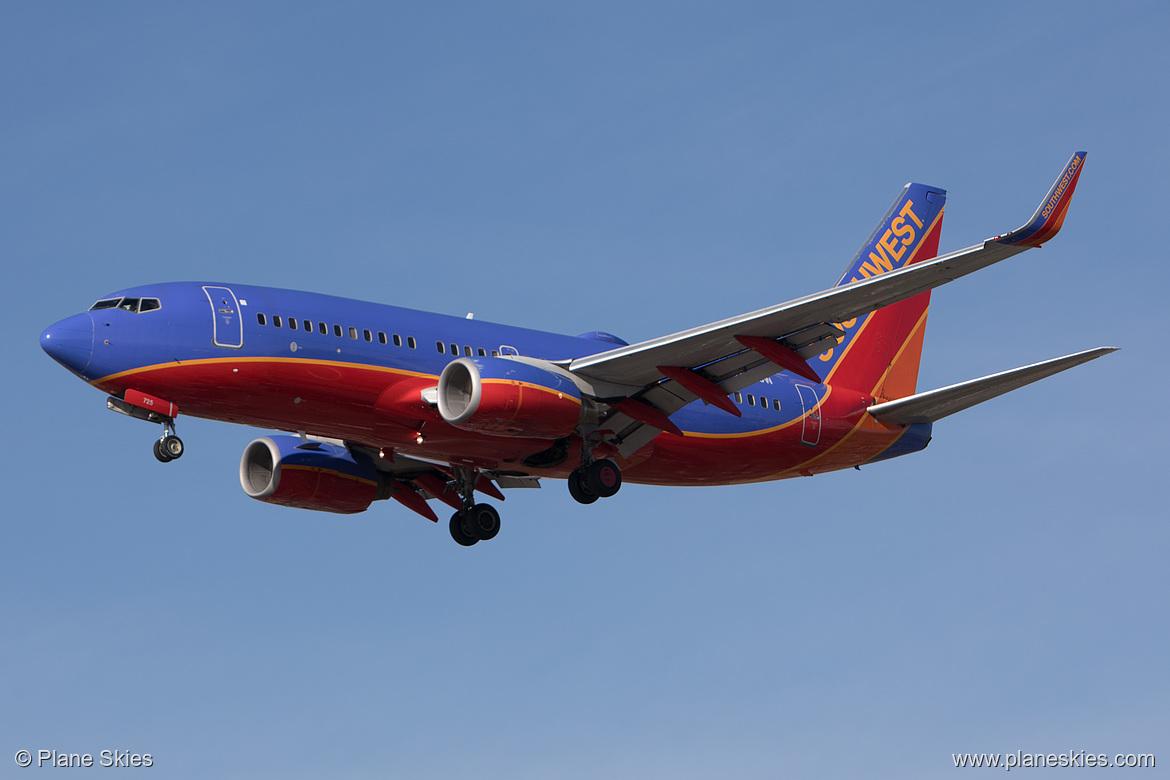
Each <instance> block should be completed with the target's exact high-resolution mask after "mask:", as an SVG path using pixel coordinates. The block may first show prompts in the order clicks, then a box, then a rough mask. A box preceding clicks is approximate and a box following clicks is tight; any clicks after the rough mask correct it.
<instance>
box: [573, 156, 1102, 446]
mask: <svg viewBox="0 0 1170 780" xmlns="http://www.w3.org/2000/svg"><path fill="white" fill-rule="evenodd" d="M1085 156H1086V153H1085V152H1077V153H1076V154H1074V155H1073V156H1072V158H1071V159H1070V160H1069V162H1068V164H1067V165H1066V166H1065V168H1064V170H1063V171H1062V172H1061V175H1060V177H1059V178H1058V179H1057V180H1056V183H1055V184H1053V186H1052V188H1051V189H1050V190H1049V193H1048V195H1047V196H1046V197H1045V199H1044V201H1042V202H1041V204H1040V207H1039V208H1038V209H1037V210H1036V213H1035V214H1034V215H1033V216H1032V218H1031V219H1030V220H1029V221H1028V222H1027V223H1026V224H1025V225H1024V226H1023V227H1021V228H1019V229H1017V230H1013V231H1011V232H1010V233H1007V234H1004V235H1000V236H995V237H993V238H990V239H987V240H986V241H984V242H983V243H981V244H978V245H975V246H971V247H968V248H966V249H961V250H959V251H957V252H951V253H949V254H946V255H942V256H940V257H935V258H933V259H930V260H924V261H921V262H917V263H914V264H913V265H907V266H906V267H903V268H900V269H898V270H890V271H886V272H884V273H881V272H880V271H881V269H878V270H879V272H878V273H877V274H876V275H873V276H870V277H869V278H863V279H859V280H857V281H853V282H850V283H848V284H842V285H839V286H837V287H833V288H831V289H828V290H824V291H822V292H819V293H814V294H812V295H807V296H805V297H803V298H797V299H795V300H792V301H788V302H787V303H782V304H779V305H777V306H771V307H768V308H766V309H760V310H759V311H754V312H750V313H748V314H742V315H740V316H738V317H732V318H730V319H726V320H721V321H719V322H713V323H711V324H708V325H703V326H700V327H697V328H691V329H690V330H685V331H681V332H679V333H673V334H671V335H669V336H663V337H661V338H657V339H652V340H650V341H643V342H641V343H638V344H632V345H630V346H624V347H620V348H617V349H612V350H609V351H607V352H602V353H599V354H596V355H590V356H587V357H582V358H577V359H575V360H568V361H561V362H560V365H562V366H563V367H565V368H567V369H569V370H570V371H572V372H573V373H574V374H576V375H577V376H579V377H581V378H582V379H584V380H585V381H587V382H589V383H591V384H592V385H593V386H594V395H595V397H597V398H598V399H599V400H602V401H603V402H605V403H608V404H610V405H611V406H612V407H613V408H614V409H615V414H614V415H613V416H611V418H609V419H607V420H605V421H604V422H605V425H606V427H607V428H609V429H610V430H613V431H614V432H615V433H617V434H618V439H620V440H621V441H622V446H621V449H622V451H623V454H625V453H628V452H632V451H633V450H634V449H637V448H638V447H640V446H642V445H643V444H645V443H646V442H647V441H649V440H650V439H652V438H653V437H654V436H656V435H657V434H658V432H659V431H661V430H671V424H670V423H669V420H668V419H665V418H668V417H669V415H671V414H673V413H674V412H675V411H678V410H679V409H681V408H682V407H683V406H685V405H686V404H688V403H690V402H692V401H694V400H696V399H702V400H704V401H706V402H707V403H712V404H718V405H722V404H720V402H719V398H720V397H722V398H724V399H725V398H726V395H727V394H728V393H731V392H735V391H736V390H739V389H742V388H744V387H747V386H749V385H751V384H753V383H755V382H758V381H760V380H761V379H763V378H764V377H766V376H770V375H772V374H775V373H777V372H778V371H780V370H782V369H783V370H790V371H795V372H796V373H798V374H801V375H802V376H805V377H806V378H807V377H809V376H810V374H811V378H813V379H815V378H816V374H815V372H813V371H812V369H811V367H809V366H808V364H807V363H806V362H805V360H806V359H807V358H809V357H812V356H814V355H817V354H819V353H821V352H823V351H824V350H825V349H826V348H827V347H828V346H831V345H832V344H833V343H835V340H836V338H837V337H838V336H840V335H841V333H842V331H841V329H840V327H839V326H838V325H837V323H841V322H846V321H848V320H850V319H852V318H854V317H858V316H861V315H864V314H867V313H869V312H872V311H875V310H877V309H879V308H881V307H883V306H889V305H891V304H894V303H897V302H899V301H903V300H906V299H908V298H911V297H913V296H915V295H918V294H919V293H923V292H926V291H928V290H932V289H934V288H935V287H939V286H941V285H943V284H946V283H947V282H950V281H953V280H954V279H957V278H959V277H960V276H966V275H967V274H969V273H973V272H975V271H978V270H979V269H981V268H986V267H987V266H989V265H992V264H994V263H998V262H1000V261H1001V260H1005V259H1007V258H1009V257H1012V256H1013V255H1017V254H1019V253H1020V252H1023V251H1025V250H1027V249H1030V248H1033V247H1038V246H1040V244H1042V243H1043V242H1045V241H1047V240H1049V239H1050V238H1052V237H1053V236H1055V235H1056V233H1057V232H1058V231H1059V230H1060V227H1061V225H1062V224H1063V221H1064V217H1065V214H1066V212H1067V209H1068V204H1069V201H1070V200H1071V198H1072V194H1073V191H1074V190H1075V188H1076V183H1077V180H1078V178H1079V176H1080V172H1081V168H1082V166H1083V164H1084V160H1085ZM912 186H921V185H912ZM664 369H669V370H664ZM623 401H624V402H625V403H623ZM618 405H622V406H623V408H621V409H620V410H619V409H618V408H617V407H618ZM664 423H665V424H664ZM639 426H647V427H650V428H652V429H653V430H651V431H641V432H640V433H638V434H637V435H636V436H635V435H634V434H635V430H636V429H637V428H638V427H639ZM631 437H633V438H631Z"/></svg>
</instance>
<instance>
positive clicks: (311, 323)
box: [305, 320, 313, 333]
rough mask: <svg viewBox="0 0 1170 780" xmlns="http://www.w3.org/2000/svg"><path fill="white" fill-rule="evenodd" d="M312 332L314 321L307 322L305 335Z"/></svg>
mask: <svg viewBox="0 0 1170 780" xmlns="http://www.w3.org/2000/svg"><path fill="white" fill-rule="evenodd" d="M312 332H313V321H312V320H305V333H312Z"/></svg>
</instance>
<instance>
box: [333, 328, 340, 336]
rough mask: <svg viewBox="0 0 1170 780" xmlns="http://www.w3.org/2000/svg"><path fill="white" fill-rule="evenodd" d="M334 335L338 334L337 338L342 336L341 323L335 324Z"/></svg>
mask: <svg viewBox="0 0 1170 780" xmlns="http://www.w3.org/2000/svg"><path fill="white" fill-rule="evenodd" d="M333 335H334V336H336V337H337V338H341V326H340V325H334V326H333Z"/></svg>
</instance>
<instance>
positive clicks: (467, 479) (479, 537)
mask: <svg viewBox="0 0 1170 780" xmlns="http://www.w3.org/2000/svg"><path fill="white" fill-rule="evenodd" d="M476 477H477V474H476V472H474V471H472V470H471V469H456V470H455V479H456V482H457V483H458V486H459V493H460V495H461V496H463V508H462V509H460V510H459V511H458V512H456V513H455V514H454V515H452V516H451V525H450V530H451V538H452V539H454V540H455V541H456V543H458V544H461V545H463V546H464V547H470V546H471V545H473V544H475V543H476V542H486V541H488V540H489V539H494V538H495V537H496V534H498V533H499V532H500V513H499V512H497V511H496V508H495V507H493V506H492V505H491V504H477V503H475V480H476Z"/></svg>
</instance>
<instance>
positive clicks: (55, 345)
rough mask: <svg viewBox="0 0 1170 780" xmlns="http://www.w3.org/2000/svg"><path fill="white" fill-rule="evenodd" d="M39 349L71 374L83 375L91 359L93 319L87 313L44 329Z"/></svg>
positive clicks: (76, 315) (67, 318)
mask: <svg viewBox="0 0 1170 780" xmlns="http://www.w3.org/2000/svg"><path fill="white" fill-rule="evenodd" d="M41 349H43V350H45V352H47V353H48V355H49V357H51V358H53V360H56V361H57V362H58V363H60V364H61V365H63V366H65V368H67V369H69V370H70V371H72V372H73V373H75V374H77V375H79V376H81V375H83V374H84V372H85V369H86V368H87V367H88V366H89V361H90V359H91V358H92V357H93V317H91V316H90V315H89V313H88V312H86V313H83V314H75V315H73V316H72V317H66V318H65V319H63V320H61V321H60V322H58V323H55V324H53V325H50V326H49V327H47V328H45V332H44V333H42V334H41Z"/></svg>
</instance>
